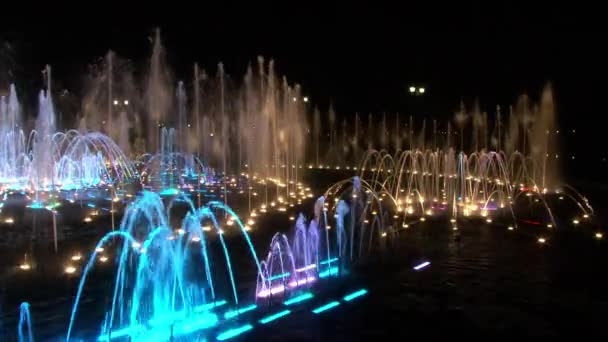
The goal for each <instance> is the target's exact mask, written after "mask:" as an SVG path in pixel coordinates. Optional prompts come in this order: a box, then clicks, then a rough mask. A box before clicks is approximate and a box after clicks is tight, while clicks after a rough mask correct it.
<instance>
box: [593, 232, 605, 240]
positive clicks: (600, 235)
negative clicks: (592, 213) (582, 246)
mask: <svg viewBox="0 0 608 342" xmlns="http://www.w3.org/2000/svg"><path fill="white" fill-rule="evenodd" d="M603 237H604V234H602V233H595V238H596V239H601V238H603Z"/></svg>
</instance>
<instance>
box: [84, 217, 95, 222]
mask: <svg viewBox="0 0 608 342" xmlns="http://www.w3.org/2000/svg"><path fill="white" fill-rule="evenodd" d="M91 221H93V219H92V218H90V217H89V216H87V217H85V218H84V222H86V223H89V222H91Z"/></svg>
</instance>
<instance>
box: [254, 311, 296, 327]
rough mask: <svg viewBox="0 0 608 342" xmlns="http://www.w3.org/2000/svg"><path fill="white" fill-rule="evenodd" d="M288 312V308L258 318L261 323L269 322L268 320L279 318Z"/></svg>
mask: <svg viewBox="0 0 608 342" xmlns="http://www.w3.org/2000/svg"><path fill="white" fill-rule="evenodd" d="M290 313H291V311H289V310H283V311H281V312H277V313H276V314H273V315H270V316H266V317H264V318H262V319H260V323H261V324H266V323H270V322H272V321H274V320H277V319H279V318H281V317H284V316H287V315H289V314H290Z"/></svg>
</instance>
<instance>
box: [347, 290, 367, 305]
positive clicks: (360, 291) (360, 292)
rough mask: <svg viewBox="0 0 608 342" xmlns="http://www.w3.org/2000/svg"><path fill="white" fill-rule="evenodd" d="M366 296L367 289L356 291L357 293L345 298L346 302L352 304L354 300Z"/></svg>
mask: <svg viewBox="0 0 608 342" xmlns="http://www.w3.org/2000/svg"><path fill="white" fill-rule="evenodd" d="M366 294H367V290H366V289H361V290H359V291H355V292H353V293H351V294H347V295H346V296H344V300H345V301H347V302H350V301H351V300H353V299H355V298H358V297H361V296H364V295H366Z"/></svg>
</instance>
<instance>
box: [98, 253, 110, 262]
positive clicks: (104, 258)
mask: <svg viewBox="0 0 608 342" xmlns="http://www.w3.org/2000/svg"><path fill="white" fill-rule="evenodd" d="M99 261H101V262H106V261H108V257H107V256H105V255H102V256H101V257H99Z"/></svg>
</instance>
